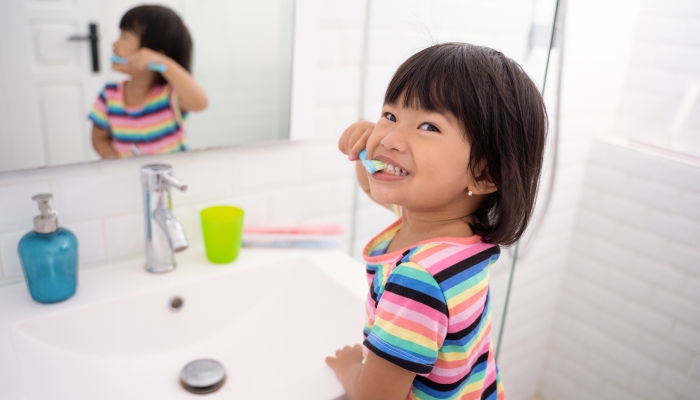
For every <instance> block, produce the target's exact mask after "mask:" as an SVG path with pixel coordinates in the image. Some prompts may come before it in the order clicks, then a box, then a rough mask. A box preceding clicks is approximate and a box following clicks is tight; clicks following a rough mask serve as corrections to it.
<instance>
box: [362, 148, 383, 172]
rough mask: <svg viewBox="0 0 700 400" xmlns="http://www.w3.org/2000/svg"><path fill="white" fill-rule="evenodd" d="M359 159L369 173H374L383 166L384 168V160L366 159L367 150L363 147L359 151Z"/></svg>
mask: <svg viewBox="0 0 700 400" xmlns="http://www.w3.org/2000/svg"><path fill="white" fill-rule="evenodd" d="M360 160H361V161H362V165H364V167H365V169H366V170H367V171H368V172H369V173H370V174H375V173H376V172H377V171H381V170H383V169H384V168H386V163H385V162H384V161H379V160H368V159H367V150H365V149H363V150H362V151H361V152H360Z"/></svg>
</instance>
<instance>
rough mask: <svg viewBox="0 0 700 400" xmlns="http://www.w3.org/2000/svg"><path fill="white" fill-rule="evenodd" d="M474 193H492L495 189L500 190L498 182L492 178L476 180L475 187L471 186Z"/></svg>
mask: <svg viewBox="0 0 700 400" xmlns="http://www.w3.org/2000/svg"><path fill="white" fill-rule="evenodd" d="M469 190H471V191H472V192H473V193H474V194H481V195H484V194H491V193H493V192H495V191H497V190H498V188H497V187H496V184H495V183H493V182H492V181H491V179H490V178H488V179H481V180H477V181H476V185H475V186H474V187H473V188H471V187H470V188H469Z"/></svg>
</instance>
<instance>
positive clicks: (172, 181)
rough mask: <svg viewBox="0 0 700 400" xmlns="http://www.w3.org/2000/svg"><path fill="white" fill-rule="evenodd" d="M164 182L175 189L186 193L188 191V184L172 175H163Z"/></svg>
mask: <svg viewBox="0 0 700 400" xmlns="http://www.w3.org/2000/svg"><path fill="white" fill-rule="evenodd" d="M163 180H164V181H165V182H166V183H167V184H168V185H170V186H172V187H174V188H175V189H177V190H179V191H181V192H184V191H186V190H187V184H186V183H185V182H183V181H181V180H179V179H177V178H176V177H174V176H172V175H170V174H163Z"/></svg>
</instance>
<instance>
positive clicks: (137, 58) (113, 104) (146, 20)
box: [90, 6, 207, 158]
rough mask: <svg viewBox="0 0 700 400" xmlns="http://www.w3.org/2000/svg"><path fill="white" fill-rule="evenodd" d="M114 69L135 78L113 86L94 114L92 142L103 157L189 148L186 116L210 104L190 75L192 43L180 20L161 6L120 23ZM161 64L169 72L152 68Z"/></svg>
mask: <svg viewBox="0 0 700 400" xmlns="http://www.w3.org/2000/svg"><path fill="white" fill-rule="evenodd" d="M119 29H120V30H121V33H120V35H119V39H117V41H115V42H114V44H113V46H114V54H115V55H116V56H119V57H122V58H124V59H125V60H126V63H125V64H112V69H113V70H115V71H119V72H123V73H126V74H128V75H130V76H131V79H130V80H127V81H124V82H119V83H108V84H107V85H106V86H105V88H104V89H103V90H102V92H101V93H100V95H99V97H98V98H97V100H96V101H95V104H94V106H93V108H92V110H91V112H90V119H91V120H92V122H93V124H94V125H93V128H92V144H93V147H94V148H95V151H97V153H98V154H99V155H100V156H101V157H102V158H117V157H128V156H131V155H134V154H162V153H173V152H178V151H183V150H186V149H187V145H186V143H185V134H184V131H183V118H185V117H186V116H187V112H188V111H200V110H203V109H204V108H206V106H207V96H206V94H205V93H204V91H203V90H202V88H201V87H199V85H198V84H197V82H195V80H194V79H193V78H192V75H191V74H190V72H189V71H190V62H191V57H192V39H191V37H190V34H189V32H188V30H187V27H185V24H184V23H183V22H182V20H181V19H180V17H179V16H178V15H177V14H175V12H173V11H172V10H170V9H169V8H166V7H161V6H139V7H135V8H132V9H131V10H129V11H127V13H126V14H124V16H123V17H122V20H121V22H120V23H119ZM154 63H157V64H162V65H164V66H165V72H164V73H158V72H153V71H151V70H149V69H147V67H148V65H149V64H154Z"/></svg>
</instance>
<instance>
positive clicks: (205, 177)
mask: <svg viewBox="0 0 700 400" xmlns="http://www.w3.org/2000/svg"><path fill="white" fill-rule="evenodd" d="M363 7H364V1H354V2H348V1H337V2H331V1H324V2H323V5H322V7H320V8H318V9H315V10H314V12H313V13H312V14H313V16H314V18H316V19H317V22H315V23H317V24H318V28H319V29H320V31H321V32H322V34H321V35H319V36H318V38H316V39H318V40H319V43H316V42H312V43H303V44H302V46H304V47H305V48H306V47H316V46H318V50H319V53H324V52H325V50H327V46H324V43H323V42H321V41H322V40H323V39H324V38H326V37H329V36H330V37H336V38H341V39H342V40H338V42H337V43H334V45H333V50H334V52H335V53H334V54H337V58H333V59H332V60H334V61H333V62H332V63H329V62H328V60H327V59H326V60H321V61H319V65H318V69H317V71H312V72H311V75H312V76H316V77H317V81H316V82H312V84H311V85H310V86H315V87H318V93H316V95H317V96H316V97H317V99H318V100H317V104H316V107H314V110H312V113H311V120H310V121H306V126H311V127H312V128H313V129H314V134H313V140H310V141H306V142H300V143H280V144H277V145H266V146H263V145H258V146H252V147H246V148H231V149H223V150H216V151H208V152H203V153H198V152H192V153H184V154H178V155H169V156H160V157H148V158H139V159H131V160H118V161H102V162H96V163H91V164H83V165H74V166H65V167H57V168H50V169H46V168H44V169H36V170H32V171H20V172H9V173H0V271H1V272H0V284H6V283H12V282H17V281H19V280H21V279H22V277H21V270H20V269H19V260H18V257H17V250H16V249H17V242H18V241H19V239H20V238H21V236H22V235H23V234H25V233H26V232H28V231H29V230H31V229H32V228H33V225H32V218H33V217H34V215H36V214H38V209H37V207H36V204H35V202H34V201H32V200H31V196H32V195H34V194H37V193H41V192H52V193H53V194H54V196H55V202H54V203H55V205H56V207H57V210H58V213H59V222H60V223H61V225H62V226H65V227H67V228H69V229H71V230H73V232H74V233H75V234H76V235H77V236H78V241H79V245H80V260H81V265H80V267H81V268H91V267H97V266H101V265H105V264H107V263H110V262H113V261H115V260H119V259H124V258H133V257H141V256H143V252H144V246H145V245H144V241H143V231H144V228H143V211H142V204H141V203H142V199H141V188H140V184H139V167H140V166H141V165H144V164H147V163H149V162H162V163H168V164H172V165H173V166H174V168H175V175H176V176H178V177H179V178H181V179H182V180H184V181H185V182H187V183H188V184H189V186H190V189H189V191H188V192H186V193H174V194H173V197H174V198H173V205H174V213H175V216H176V217H177V218H178V219H179V220H180V222H181V223H182V224H183V226H184V228H185V231H186V233H187V235H188V238H189V239H190V241H191V242H192V244H193V245H196V244H198V243H201V233H200V231H199V217H198V210H200V209H201V208H202V207H205V206H207V205H211V204H219V203H227V204H235V205H239V206H242V207H243V208H244V209H245V210H246V213H247V214H246V223H248V224H255V225H258V224H260V225H276V224H297V223H302V224H314V223H336V222H338V223H342V224H344V225H345V226H346V228H347V232H348V234H349V225H350V216H351V206H352V185H353V181H352V179H353V176H352V172H353V171H354V169H353V166H352V165H351V163H349V162H347V161H346V158H345V157H344V156H343V155H342V154H340V152H338V151H337V148H336V145H335V141H336V140H337V138H338V137H339V135H340V133H341V132H342V130H341V128H342V127H343V126H345V125H346V124H348V123H349V122H351V121H353V120H354V119H356V115H357V105H358V98H357V96H358V94H357V90H355V89H354V88H353V86H352V80H353V79H354V80H355V81H357V78H356V76H357V75H358V74H359V57H356V56H350V55H352V54H356V53H359V50H358V49H359V47H360V44H361V36H360V34H359V32H361V29H362V26H363V23H364V8H363ZM300 23H304V21H301V22H300ZM348 81H350V82H348ZM331 122H332V123H331Z"/></svg>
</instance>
